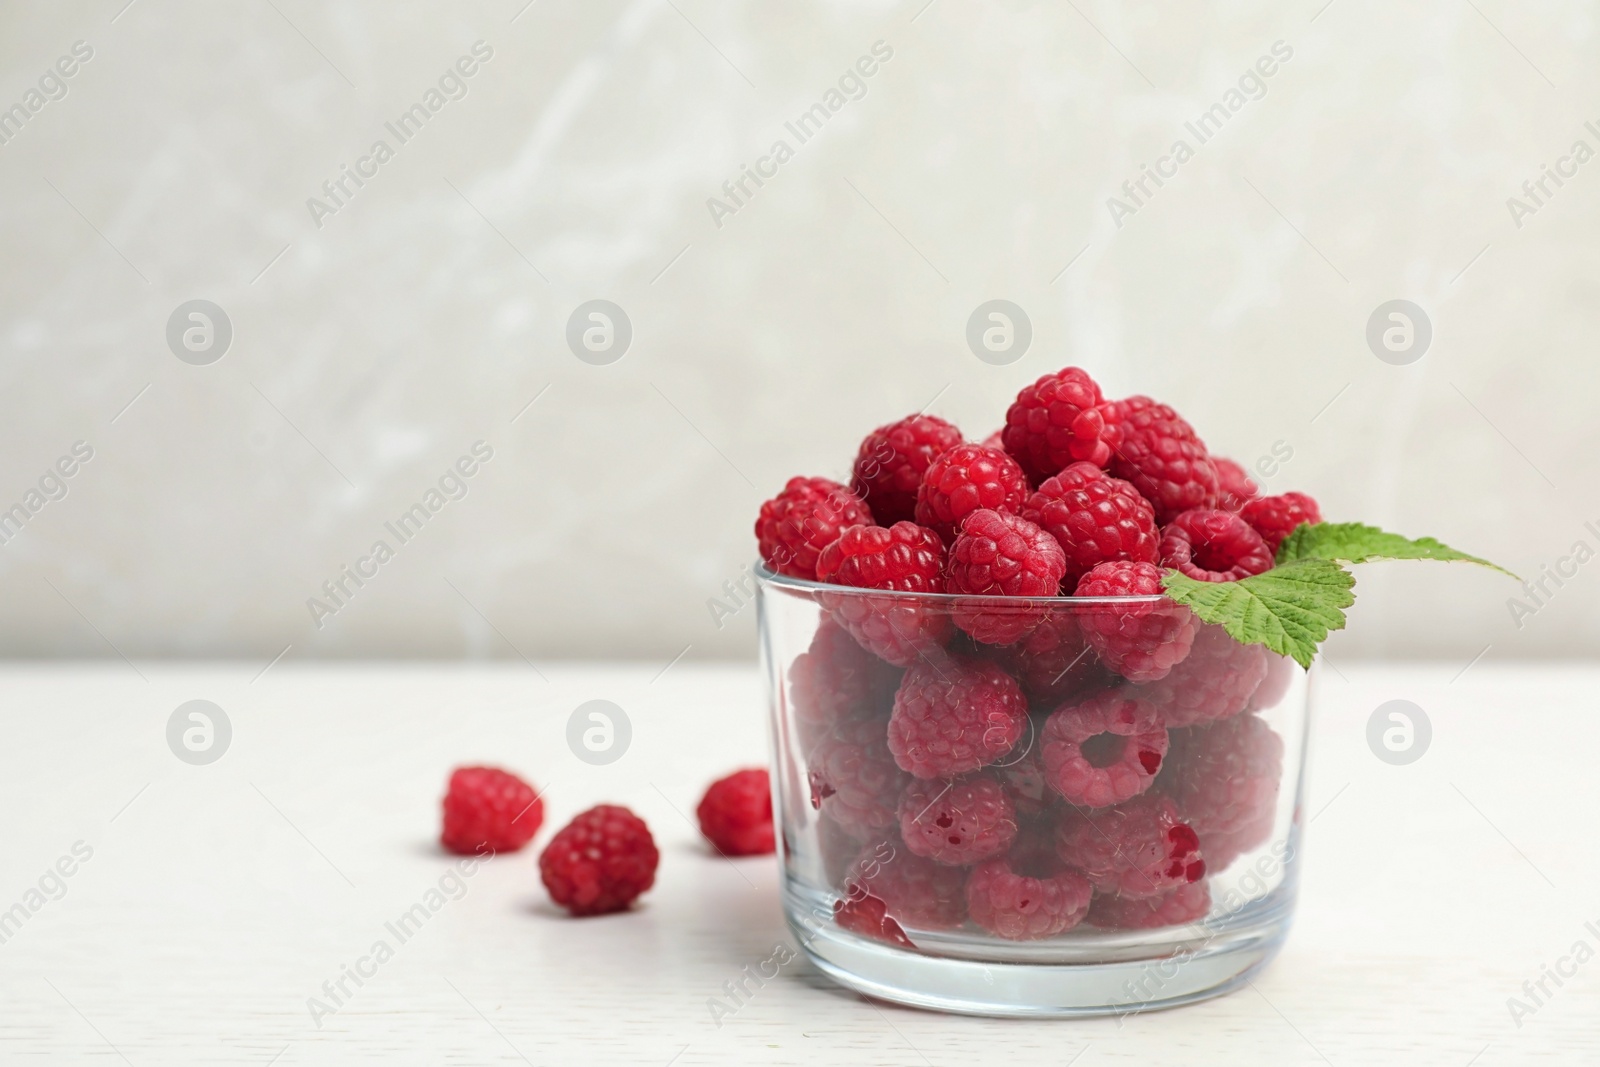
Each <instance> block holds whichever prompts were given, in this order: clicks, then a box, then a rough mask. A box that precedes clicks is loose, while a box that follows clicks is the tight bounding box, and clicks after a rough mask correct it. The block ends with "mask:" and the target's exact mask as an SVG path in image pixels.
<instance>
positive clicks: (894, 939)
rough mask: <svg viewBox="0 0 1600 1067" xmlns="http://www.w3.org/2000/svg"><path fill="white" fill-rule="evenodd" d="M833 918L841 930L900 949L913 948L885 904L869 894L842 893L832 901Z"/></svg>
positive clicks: (914, 945)
mask: <svg viewBox="0 0 1600 1067" xmlns="http://www.w3.org/2000/svg"><path fill="white" fill-rule="evenodd" d="M833 921H834V922H836V923H838V924H839V926H840V927H841V928H842V929H845V930H849V931H850V932H851V933H856V934H860V935H862V936H863V937H870V938H873V939H875V940H878V941H887V942H888V943H889V944H891V945H896V946H898V947H900V948H916V947H917V946H916V944H915V943H913V942H912V940H911V939H910V938H909V937H907V936H906V932H905V930H904V929H903V928H902V927H901V926H900V924H899V923H898V922H896V921H895V920H894V918H893V917H892V916H891V915H890V914H889V906H888V904H886V903H885V902H884V901H883V899H882V898H881V897H875V896H873V895H872V894H871V893H866V894H863V895H861V896H844V897H841V898H840V899H838V900H836V901H834V902H833Z"/></svg>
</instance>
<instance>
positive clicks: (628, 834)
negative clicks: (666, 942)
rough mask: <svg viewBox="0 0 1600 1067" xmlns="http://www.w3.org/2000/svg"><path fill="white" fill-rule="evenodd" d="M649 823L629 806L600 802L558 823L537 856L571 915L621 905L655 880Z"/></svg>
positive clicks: (620, 907) (552, 894) (542, 874)
mask: <svg viewBox="0 0 1600 1067" xmlns="http://www.w3.org/2000/svg"><path fill="white" fill-rule="evenodd" d="M660 859H661V854H660V853H659V852H657V851H656V843H655V839H654V838H652V837H651V836H650V828H649V827H648V826H646V825H645V824H644V820H643V819H641V818H639V816H637V815H635V814H634V813H633V812H631V811H629V810H628V809H627V808H621V807H617V806H615V805H612V804H601V805H600V806H599V807H594V808H590V809H589V810H588V811H586V812H584V813H583V814H581V815H579V816H578V817H577V818H575V819H573V820H572V821H571V822H569V823H567V825H566V826H564V827H562V828H561V830H560V831H559V832H558V833H557V834H556V836H554V837H552V838H551V839H550V843H549V844H548V845H546V846H545V847H544V852H543V853H542V854H540V856H539V876H540V878H542V879H543V880H544V887H545V888H546V889H548V890H549V891H550V899H551V900H554V901H555V902H556V903H557V904H560V905H561V906H562V907H563V908H566V909H567V910H568V911H569V912H571V913H572V914H573V915H603V914H605V913H607V912H612V911H622V910H624V909H625V908H627V907H628V906H629V905H630V904H632V903H633V902H634V900H635V899H637V898H638V896H639V894H640V893H643V892H644V891H645V890H646V889H649V888H650V887H651V886H652V885H653V884H655V880H656V864H657V863H658V862H659V861H660Z"/></svg>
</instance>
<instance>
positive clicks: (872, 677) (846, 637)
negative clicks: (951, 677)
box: [789, 615, 905, 752]
mask: <svg viewBox="0 0 1600 1067" xmlns="http://www.w3.org/2000/svg"><path fill="white" fill-rule="evenodd" d="M904 673H905V672H904V671H902V670H901V669H900V668H898V667H895V666H893V665H892V664H889V663H885V662H884V661H883V660H881V659H879V658H878V657H877V656H874V655H873V654H872V653H870V652H868V651H867V650H866V649H864V648H862V647H861V644H860V643H859V642H858V641H857V640H856V639H855V638H854V637H852V636H851V635H850V633H849V631H847V630H846V629H845V628H844V627H842V626H840V625H839V624H838V623H836V622H834V621H833V619H832V618H831V617H830V616H827V615H824V616H823V618H822V621H821V623H820V624H819V625H818V626H817V629H816V632H815V633H814V634H812V635H811V646H810V647H809V648H807V649H806V651H804V652H802V653H800V654H799V655H798V656H796V657H795V658H794V662H793V663H792V664H790V666H789V707H790V709H791V711H792V713H793V715H794V722H795V728H796V732H797V734H798V737H799V741H800V751H802V752H809V751H811V748H812V746H813V745H815V744H816V743H817V742H818V741H819V740H821V739H822V738H823V737H826V736H827V735H828V734H829V733H830V732H831V731H832V730H833V727H834V726H835V725H836V724H837V723H839V722H842V721H843V720H845V719H865V718H873V717H876V718H878V719H879V720H880V721H883V722H888V720H889V709H890V708H891V707H893V705H894V691H895V689H896V688H897V687H898V686H899V685H900V676H901V675H902V674H904Z"/></svg>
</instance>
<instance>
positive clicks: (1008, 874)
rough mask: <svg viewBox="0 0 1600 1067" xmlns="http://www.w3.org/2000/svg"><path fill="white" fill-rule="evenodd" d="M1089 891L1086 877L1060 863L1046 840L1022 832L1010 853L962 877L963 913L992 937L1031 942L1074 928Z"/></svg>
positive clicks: (1086, 905) (1085, 907)
mask: <svg viewBox="0 0 1600 1067" xmlns="http://www.w3.org/2000/svg"><path fill="white" fill-rule="evenodd" d="M1093 895H1094V890H1093V888H1092V887H1091V886H1090V885H1089V880H1088V879H1087V878H1085V877H1084V876H1083V875H1082V874H1080V873H1079V872H1077V871H1075V870H1072V869H1071V868H1069V867H1065V866H1063V865H1062V863H1061V861H1060V860H1059V859H1058V858H1057V857H1056V855H1055V850H1054V849H1052V848H1051V847H1050V843H1049V841H1048V840H1045V839H1042V838H1040V837H1038V836H1037V835H1024V836H1023V837H1022V838H1021V839H1019V840H1018V842H1017V844H1016V845H1015V846H1013V847H1012V850H1011V852H1010V853H1009V854H1008V855H1005V856H999V857H996V858H995V859H992V860H988V861H986V862H984V863H981V864H979V865H978V866H976V867H974V868H973V869H972V873H971V874H970V875H968V876H967V914H968V915H969V916H970V917H971V919H972V921H973V922H975V923H977V924H978V925H979V926H981V927H982V928H983V929H985V930H987V931H989V932H990V933H991V934H994V935H995V936H997V937H1003V938H1006V939H1007V940H1010V941H1037V940H1038V939H1040V938H1045V937H1054V936H1055V935H1057V934H1060V933H1065V932H1066V931H1068V930H1070V929H1072V928H1073V927H1074V926H1077V925H1078V924H1079V923H1080V922H1082V921H1083V917H1084V916H1085V915H1086V914H1087V913H1088V911H1089V901H1090V899H1091V898H1092V897H1093Z"/></svg>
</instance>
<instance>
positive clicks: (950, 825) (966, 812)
mask: <svg viewBox="0 0 1600 1067" xmlns="http://www.w3.org/2000/svg"><path fill="white" fill-rule="evenodd" d="M1016 836H1017V811H1016V808H1015V807H1013V806H1012V803H1011V798H1010V797H1009V796H1007V795H1006V790H1005V788H1004V787H1003V786H1001V784H1000V783H999V782H997V781H995V780H994V779H992V778H968V779H966V780H965V781H957V782H937V781H931V782H930V781H924V780H922V779H917V780H914V781H913V782H912V783H911V784H910V785H908V786H906V791H905V792H904V793H903V794H901V796H900V837H901V838H902V839H903V840H904V841H905V843H906V848H908V849H910V850H911V851H912V852H914V853H916V854H917V855H918V856H923V857H925V858H927V859H930V860H933V861H934V862H936V863H944V864H949V865H951V866H965V865H967V864H972V863H981V862H982V861H984V860H986V859H991V858H993V857H995V856H998V855H1000V854H1001V853H1003V852H1005V851H1006V849H1008V848H1010V847H1011V842H1012V840H1013V839H1015V838H1016Z"/></svg>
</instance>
